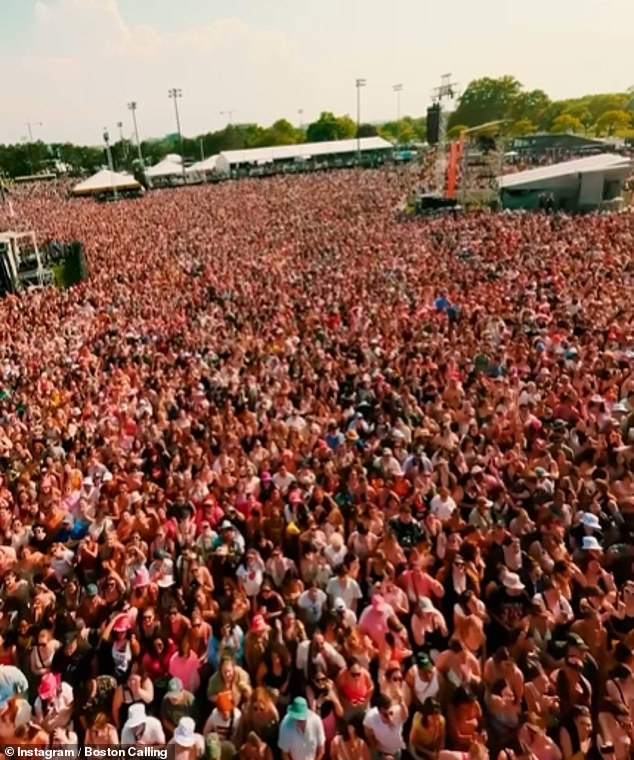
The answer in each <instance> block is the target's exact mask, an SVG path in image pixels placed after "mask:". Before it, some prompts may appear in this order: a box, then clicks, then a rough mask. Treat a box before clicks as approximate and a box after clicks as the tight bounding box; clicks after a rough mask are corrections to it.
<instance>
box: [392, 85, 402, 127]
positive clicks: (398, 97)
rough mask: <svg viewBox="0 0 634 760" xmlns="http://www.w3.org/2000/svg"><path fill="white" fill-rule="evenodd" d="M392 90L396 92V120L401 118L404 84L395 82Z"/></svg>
mask: <svg viewBox="0 0 634 760" xmlns="http://www.w3.org/2000/svg"><path fill="white" fill-rule="evenodd" d="M392 90H394V92H395V93H396V121H400V120H401V93H402V92H403V85H402V84H395V85H394V86H393V87H392Z"/></svg>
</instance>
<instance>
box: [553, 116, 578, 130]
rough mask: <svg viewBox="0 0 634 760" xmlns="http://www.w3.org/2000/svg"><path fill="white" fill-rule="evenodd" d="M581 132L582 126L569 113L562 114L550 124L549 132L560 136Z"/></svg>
mask: <svg viewBox="0 0 634 760" xmlns="http://www.w3.org/2000/svg"><path fill="white" fill-rule="evenodd" d="M581 131H583V124H582V123H581V121H580V120H579V119H577V118H576V117H575V116H571V115H570V114H569V113H562V114H561V116H558V117H557V118H556V119H555V120H554V121H553V123H552V127H551V132H555V133H556V134H561V133H563V132H573V133H578V132H581Z"/></svg>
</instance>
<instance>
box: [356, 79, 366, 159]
mask: <svg viewBox="0 0 634 760" xmlns="http://www.w3.org/2000/svg"><path fill="white" fill-rule="evenodd" d="M365 85H366V80H365V79H361V78H359V79H357V80H356V82H355V87H356V88H357V164H358V165H359V166H361V135H360V134H359V128H360V127H361V88H362V87H365Z"/></svg>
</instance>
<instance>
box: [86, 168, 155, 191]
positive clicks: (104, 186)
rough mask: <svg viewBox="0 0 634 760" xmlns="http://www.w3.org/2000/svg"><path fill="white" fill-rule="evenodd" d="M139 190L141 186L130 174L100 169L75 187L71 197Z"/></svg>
mask: <svg viewBox="0 0 634 760" xmlns="http://www.w3.org/2000/svg"><path fill="white" fill-rule="evenodd" d="M140 189H141V185H140V184H139V183H138V182H137V181H136V180H135V179H134V177H133V176H132V175H131V174H124V173H122V172H111V171H110V170H109V169H102V170H101V171H98V172H97V173H96V174H93V175H92V177H88V179H84V180H82V181H81V182H80V183H79V184H78V185H75V187H74V188H73V195H96V194H97V193H107V192H112V191H113V190H119V191H123V190H140Z"/></svg>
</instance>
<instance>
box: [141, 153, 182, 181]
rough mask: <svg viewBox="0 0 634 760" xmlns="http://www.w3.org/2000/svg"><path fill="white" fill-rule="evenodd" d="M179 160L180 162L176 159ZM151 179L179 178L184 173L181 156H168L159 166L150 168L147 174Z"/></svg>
mask: <svg viewBox="0 0 634 760" xmlns="http://www.w3.org/2000/svg"><path fill="white" fill-rule="evenodd" d="M175 158H178V159H179V160H178V161H175V160H174V159H175ZM145 173H146V174H147V176H148V177H150V179H158V178H159V177H177V176H178V175H181V174H182V173H183V165H182V162H181V161H180V156H168V157H167V158H164V159H163V160H162V161H159V163H158V164H155V165H154V166H150V168H149V169H147V170H146V172H145Z"/></svg>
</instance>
